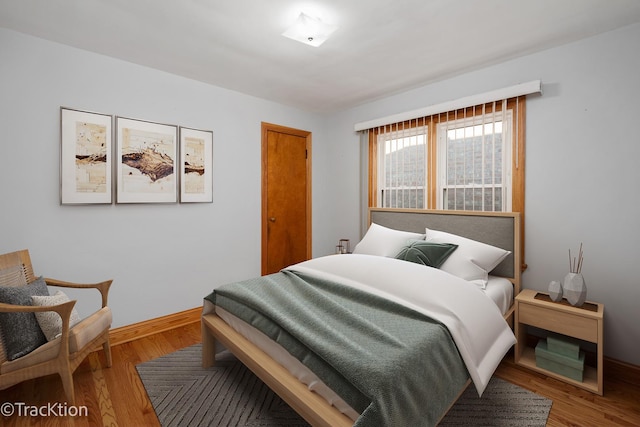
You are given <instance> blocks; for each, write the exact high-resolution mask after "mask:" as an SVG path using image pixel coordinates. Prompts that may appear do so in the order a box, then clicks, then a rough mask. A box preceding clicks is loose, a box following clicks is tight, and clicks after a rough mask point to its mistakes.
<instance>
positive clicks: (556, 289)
mask: <svg viewBox="0 0 640 427" xmlns="http://www.w3.org/2000/svg"><path fill="white" fill-rule="evenodd" d="M549 297H550V298H551V301H555V302H559V301H562V284H561V283H560V282H558V281H556V280H552V281H551V283H549Z"/></svg>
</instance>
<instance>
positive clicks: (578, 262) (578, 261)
mask: <svg viewBox="0 0 640 427" xmlns="http://www.w3.org/2000/svg"><path fill="white" fill-rule="evenodd" d="M582 254H583V252H582V243H580V250H579V251H578V257H577V258H576V257H575V256H574V257H573V258H571V249H569V271H570V272H571V273H578V274H580V273H581V272H582V260H583V259H584V258H583V256H582Z"/></svg>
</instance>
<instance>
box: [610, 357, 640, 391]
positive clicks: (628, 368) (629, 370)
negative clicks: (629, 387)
mask: <svg viewBox="0 0 640 427" xmlns="http://www.w3.org/2000/svg"><path fill="white" fill-rule="evenodd" d="M607 378H615V379H616V381H621V382H625V383H629V384H634V385H638V384H640V366H637V365H632V364H631V363H627V362H621V361H619V360H615V359H611V358H608V357H605V358H604V381H605V385H606V382H607Z"/></svg>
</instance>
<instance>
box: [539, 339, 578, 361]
mask: <svg viewBox="0 0 640 427" xmlns="http://www.w3.org/2000/svg"><path fill="white" fill-rule="evenodd" d="M547 350H549V351H551V352H553V353H557V354H562V355H563V356H567V357H571V358H573V359H576V360H577V359H578V358H579V357H580V342H579V341H578V340H576V339H574V338H570V337H565V336H563V335H556V334H551V335H549V336H548V337H547Z"/></svg>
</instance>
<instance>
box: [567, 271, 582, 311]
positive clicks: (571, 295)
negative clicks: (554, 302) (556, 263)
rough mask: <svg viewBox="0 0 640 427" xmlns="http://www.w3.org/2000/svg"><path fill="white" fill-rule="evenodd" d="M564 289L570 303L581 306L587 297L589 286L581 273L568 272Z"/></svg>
mask: <svg viewBox="0 0 640 427" xmlns="http://www.w3.org/2000/svg"><path fill="white" fill-rule="evenodd" d="M562 291H563V294H564V296H565V298H566V299H567V301H569V304H571V305H573V306H575V307H581V306H582V304H584V302H585V300H586V299H587V286H586V285H585V284H584V277H582V274H580V273H568V274H567V275H566V276H565V277H564V282H563V283H562Z"/></svg>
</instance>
